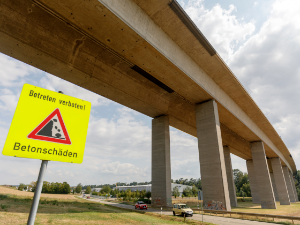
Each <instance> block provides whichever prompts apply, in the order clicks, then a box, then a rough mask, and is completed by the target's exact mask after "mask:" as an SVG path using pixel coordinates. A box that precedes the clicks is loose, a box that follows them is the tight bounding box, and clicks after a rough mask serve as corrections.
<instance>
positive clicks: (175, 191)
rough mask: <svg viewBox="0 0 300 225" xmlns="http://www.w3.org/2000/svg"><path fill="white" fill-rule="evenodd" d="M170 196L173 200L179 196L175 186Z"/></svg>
mask: <svg viewBox="0 0 300 225" xmlns="http://www.w3.org/2000/svg"><path fill="white" fill-rule="evenodd" d="M172 195H173V196H174V197H175V198H176V197H178V196H179V195H180V193H179V190H178V187H177V186H175V187H174V188H173V191H172Z"/></svg>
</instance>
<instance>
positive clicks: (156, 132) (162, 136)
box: [151, 116, 172, 207]
mask: <svg viewBox="0 0 300 225" xmlns="http://www.w3.org/2000/svg"><path fill="white" fill-rule="evenodd" d="M151 192H152V193H151V198H152V202H151V205H153V206H156V207H161V206H168V207H172V193H171V159H170V132H169V117H168V116H160V117H157V118H155V119H153V120H152V189H151Z"/></svg>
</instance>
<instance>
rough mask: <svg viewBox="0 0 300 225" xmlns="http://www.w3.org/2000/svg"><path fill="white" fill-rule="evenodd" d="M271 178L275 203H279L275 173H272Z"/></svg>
mask: <svg viewBox="0 0 300 225" xmlns="http://www.w3.org/2000/svg"><path fill="white" fill-rule="evenodd" d="M270 178H271V182H272V188H273V193H274V197H275V201H276V202H279V197H278V193H277V188H276V183H275V179H274V174H273V173H270Z"/></svg>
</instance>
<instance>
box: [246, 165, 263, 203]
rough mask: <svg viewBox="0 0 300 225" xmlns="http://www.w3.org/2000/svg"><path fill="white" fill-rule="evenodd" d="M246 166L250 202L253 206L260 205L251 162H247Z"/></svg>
mask: <svg viewBox="0 0 300 225" xmlns="http://www.w3.org/2000/svg"><path fill="white" fill-rule="evenodd" d="M246 165H247V170H248V177H249V183H250V189H251V195H252V202H253V203H255V204H260V198H259V188H258V185H257V181H256V176H255V171H254V166H253V160H247V161H246Z"/></svg>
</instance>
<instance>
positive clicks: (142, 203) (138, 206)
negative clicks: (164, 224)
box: [135, 201, 148, 210]
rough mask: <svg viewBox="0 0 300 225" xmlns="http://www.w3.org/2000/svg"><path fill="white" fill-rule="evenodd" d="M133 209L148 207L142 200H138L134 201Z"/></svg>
mask: <svg viewBox="0 0 300 225" xmlns="http://www.w3.org/2000/svg"><path fill="white" fill-rule="evenodd" d="M135 209H146V210H147V209H148V206H147V204H145V203H144V202H142V201H138V202H137V203H135Z"/></svg>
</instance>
